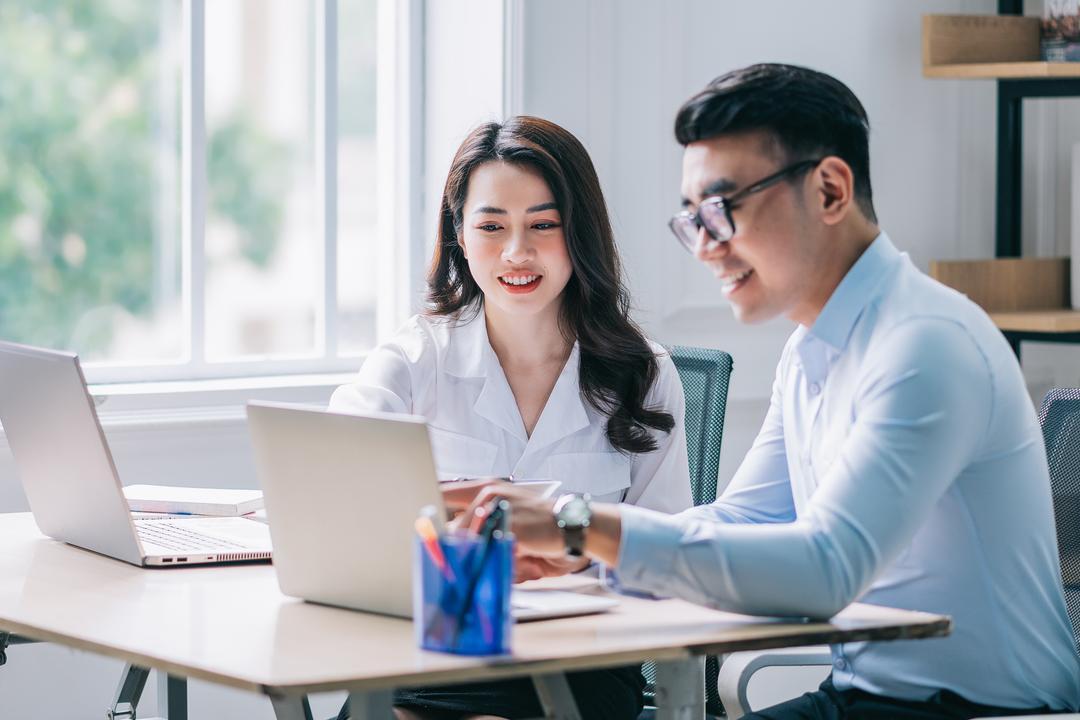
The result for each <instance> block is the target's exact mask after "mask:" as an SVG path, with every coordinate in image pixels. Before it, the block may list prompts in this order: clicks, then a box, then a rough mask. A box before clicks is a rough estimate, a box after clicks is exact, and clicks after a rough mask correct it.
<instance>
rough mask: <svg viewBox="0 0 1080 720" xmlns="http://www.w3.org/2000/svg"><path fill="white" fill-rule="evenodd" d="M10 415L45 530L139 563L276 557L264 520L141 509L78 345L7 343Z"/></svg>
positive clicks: (2, 365)
mask: <svg viewBox="0 0 1080 720" xmlns="http://www.w3.org/2000/svg"><path fill="white" fill-rule="evenodd" d="M0 423H3V429H4V433H5V435H6V436H7V441H8V445H10V447H11V451H12V453H13V454H14V456H15V464H16V466H17V468H18V474H19V477H20V479H21V480H22V486H23V490H24V492H25V493H26V499H27V501H28V502H29V503H30V510H31V511H32V512H33V513H34V520H35V521H36V522H37V526H38V528H39V529H40V530H41V532H42V533H44V534H45V535H48V536H49V537H52V538H55V539H57V540H62V541H64V542H67V543H70V544H72V545H77V546H79V547H81V548H86V549H87V550H93V551H94V552H98V553H101V554H103V555H108V556H110V557H114V558H116V559H118V560H124V561H125V562H129V563H132V564H134V565H145V566H160V567H174V566H177V565H195V564H207V563H229V562H242V561H251V560H268V559H270V556H271V552H270V534H269V532H268V531H267V528H266V526H265V525H263V524H261V523H258V522H253V521H251V520H246V519H244V518H238V517H227V518H226V517H215V518H203V517H175V516H165V517H162V518H159V519H151V518H146V517H139V518H136V517H133V516H132V514H131V511H130V510H129V508H128V504H127V500H126V499H125V498H124V494H123V492H122V490H121V485H120V478H119V477H118V476H117V473H116V467H115V465H114V464H113V459H112V454H111V453H110V452H109V446H108V444H107V443H106V441H105V435H104V434H103V433H102V431H101V424H100V423H99V422H98V416H97V412H96V410H95V409H94V401H93V399H92V398H91V397H90V393H89V391H88V390H87V389H86V381H85V379H84V378H83V373H82V368H81V367H80V366H79V359H78V357H77V356H76V355H75V354H74V353H66V352H56V351H53V350H42V349H39V348H32V347H27V346H25V345H15V344H13V343H7V342H0Z"/></svg>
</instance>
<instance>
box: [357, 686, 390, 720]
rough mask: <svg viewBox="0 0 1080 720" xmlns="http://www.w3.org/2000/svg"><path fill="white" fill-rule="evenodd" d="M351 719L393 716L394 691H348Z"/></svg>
mask: <svg viewBox="0 0 1080 720" xmlns="http://www.w3.org/2000/svg"><path fill="white" fill-rule="evenodd" d="M349 712H350V715H349V717H350V719H351V720H387V718H392V717H394V693H393V692H392V691H390V690H369V691H367V692H364V691H358V690H352V691H350V692H349Z"/></svg>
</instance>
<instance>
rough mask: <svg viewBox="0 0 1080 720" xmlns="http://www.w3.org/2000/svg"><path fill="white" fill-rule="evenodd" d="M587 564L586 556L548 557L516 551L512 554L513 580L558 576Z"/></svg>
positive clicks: (517, 581) (575, 570) (581, 568)
mask: <svg viewBox="0 0 1080 720" xmlns="http://www.w3.org/2000/svg"><path fill="white" fill-rule="evenodd" d="M588 565H589V559H588V558H572V557H568V556H564V557H548V556H546V555H529V554H527V553H522V552H520V551H518V552H517V553H516V554H515V556H514V582H516V583H519V582H525V581H526V580H539V579H540V578H545V577H558V576H560V575H566V574H568V573H572V572H577V571H579V570H584V569H585V568H586V567H588Z"/></svg>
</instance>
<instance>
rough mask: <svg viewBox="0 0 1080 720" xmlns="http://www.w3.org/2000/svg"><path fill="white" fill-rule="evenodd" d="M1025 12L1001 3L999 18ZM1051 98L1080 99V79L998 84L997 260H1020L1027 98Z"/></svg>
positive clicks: (1017, 0) (1012, 0)
mask: <svg viewBox="0 0 1080 720" xmlns="http://www.w3.org/2000/svg"><path fill="white" fill-rule="evenodd" d="M1023 10H1024V3H1023V0H998V14H999V15H1021V14H1023ZM1051 97H1080V78H1046V79H1041V78H1038V79H1033V78H1024V79H1008V78H1002V79H999V80H998V81H997V209H996V220H997V222H996V225H995V230H994V232H995V243H994V254H995V255H996V256H997V257H1002V258H1005V257H1020V249H1021V245H1020V227H1021V204H1022V200H1021V187H1022V184H1021V170H1022V168H1023V129H1024V126H1023V122H1024V99H1025V98H1051ZM1070 342H1072V341H1070Z"/></svg>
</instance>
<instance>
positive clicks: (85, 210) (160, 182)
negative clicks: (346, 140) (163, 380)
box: [0, 0, 289, 357]
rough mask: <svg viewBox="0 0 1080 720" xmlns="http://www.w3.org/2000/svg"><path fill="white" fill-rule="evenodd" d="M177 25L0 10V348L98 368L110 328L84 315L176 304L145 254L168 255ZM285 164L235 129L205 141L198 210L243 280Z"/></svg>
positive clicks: (78, 11)
mask: <svg viewBox="0 0 1080 720" xmlns="http://www.w3.org/2000/svg"><path fill="white" fill-rule="evenodd" d="M179 23H180V14H179V5H178V3H175V2H169V1H167V0H166V1H164V2H160V3H159V2H150V1H149V0H82V1H76V0H5V1H4V2H2V3H0V48H3V50H2V52H0V338H2V339H6V340H14V341H19V342H27V343H32V344H39V345H45V346H52V347H72V345H73V344H74V345H75V346H76V347H75V348H74V349H77V350H78V351H79V352H80V353H82V354H84V355H86V356H90V357H93V356H95V355H97V356H102V355H107V354H108V352H109V347H110V344H111V342H112V340H113V327H112V324H111V323H110V322H107V321H102V322H99V323H94V322H89V323H88V322H87V321H86V317H87V316H86V313H87V312H88V311H91V310H94V309H101V308H113V309H116V310H117V311H119V312H123V313H127V314H130V315H132V316H134V317H137V318H143V319H152V318H153V317H154V315H153V313H154V310H155V307H156V305H157V304H159V303H163V302H176V300H177V299H178V290H177V288H179V282H180V278H179V263H178V262H175V263H172V264H169V263H161V262H160V254H161V253H171V254H172V255H174V256H177V257H178V253H179V247H178V244H177V242H178V241H177V238H178V237H179V220H180V218H179V206H180V177H179V175H180V164H179V147H180V137H179V132H180V127H181V119H180V116H179V107H180V92H181V87H180V68H179V67H178V66H174V64H169V63H166V62H165V61H164V59H163V55H162V50H161V49H162V46H163V38H165V37H167V36H170V35H175V34H178V33H179ZM210 71H211V72H212V70H210ZM288 159H289V150H288V148H286V147H284V146H282V145H281V144H280V143H278V142H276V141H273V140H271V139H269V138H267V137H265V136H263V135H260V134H259V133H257V132H256V131H255V130H254V129H253V127H252V125H251V123H249V122H245V121H244V119H243V117H237V118H234V119H232V120H231V121H229V122H226V123H224V124H222V125H221V127H220V128H219V129H218V131H217V132H216V133H215V134H214V135H213V136H212V137H210V138H208V140H207V167H208V172H209V177H210V184H211V187H212V188H213V193H212V197H214V201H215V206H214V208H213V210H214V212H215V213H216V214H217V215H218V216H220V217H224V218H227V219H228V220H230V221H232V222H233V223H235V224H236V225H237V226H238V228H239V229H240V235H241V238H242V239H243V245H242V248H243V252H244V254H245V256H246V257H247V258H248V259H249V260H251V261H252V262H254V263H256V264H259V265H264V264H266V263H267V262H268V261H269V259H270V258H271V257H272V255H273V252H274V249H275V245H276V241H277V238H278V230H279V227H280V225H281V222H282V215H281V213H282V210H281V207H282V195H283V193H284V188H285V187H286V182H287V179H286V178H284V177H283V174H284V172H285V168H286V167H287V163H288ZM170 209H171V210H170ZM162 268H172V271H171V274H172V275H173V276H172V277H162V275H163V274H164V271H163V270H162Z"/></svg>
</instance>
